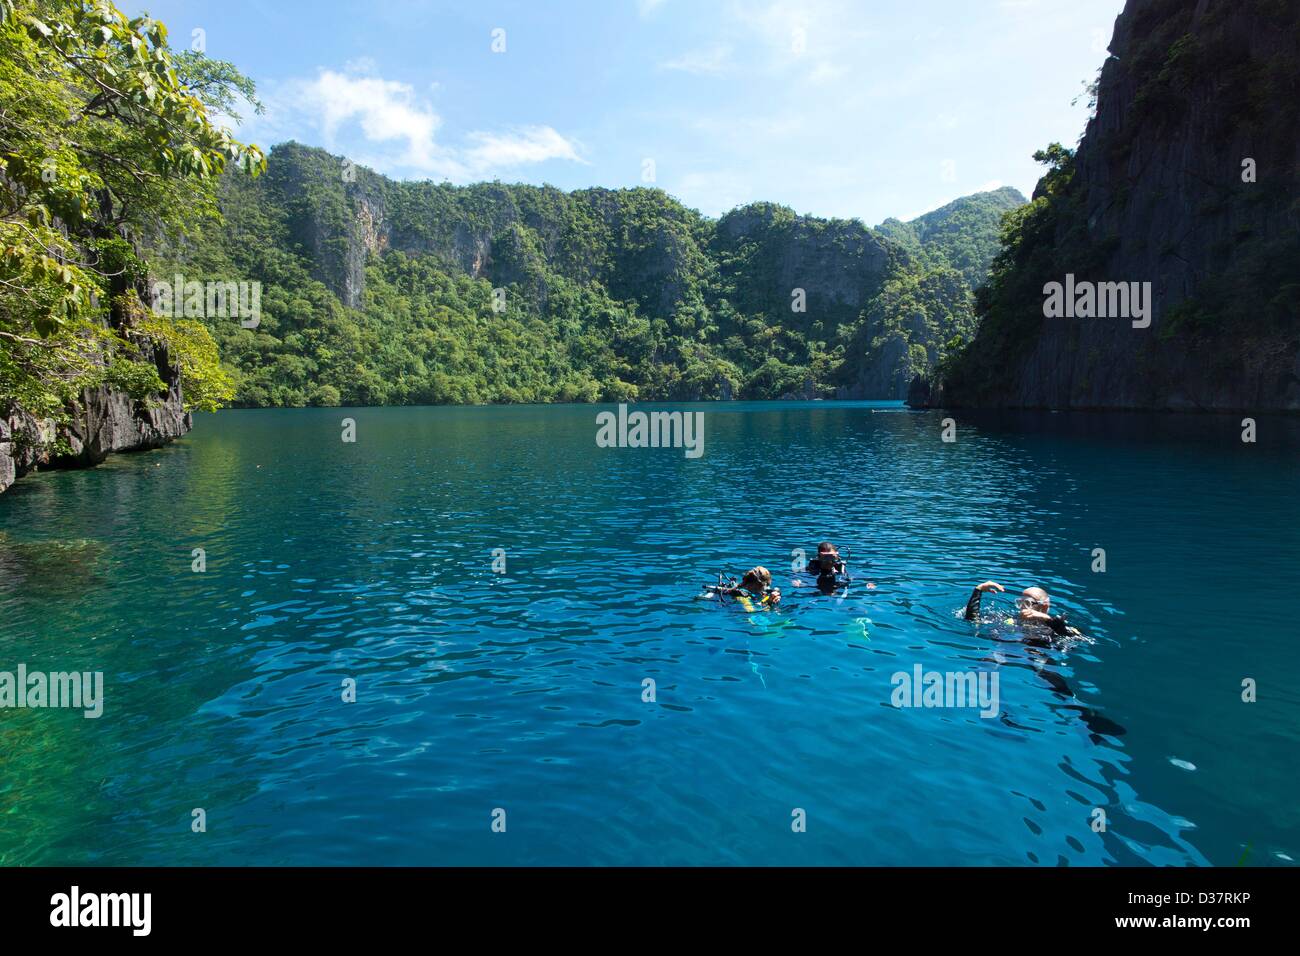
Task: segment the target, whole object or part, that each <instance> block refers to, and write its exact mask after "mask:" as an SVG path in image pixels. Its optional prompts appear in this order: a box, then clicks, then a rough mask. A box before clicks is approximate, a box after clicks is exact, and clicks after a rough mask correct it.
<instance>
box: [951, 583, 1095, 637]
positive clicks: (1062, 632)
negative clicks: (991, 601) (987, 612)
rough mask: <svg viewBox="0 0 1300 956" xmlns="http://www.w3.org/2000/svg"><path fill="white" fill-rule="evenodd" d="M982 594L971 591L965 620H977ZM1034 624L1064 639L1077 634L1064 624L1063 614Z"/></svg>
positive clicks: (977, 589)
mask: <svg viewBox="0 0 1300 956" xmlns="http://www.w3.org/2000/svg"><path fill="white" fill-rule="evenodd" d="M983 593H984V592H983V591H981V590H980V589H979V588H976V589H975V590H973V591H971V594H970V600H969V601H967V602H966V620H968V621H975V620H978V619H979V616H980V595H982V594H983ZM1036 623H1040V624H1042V625H1043V626H1044V627H1049V628H1051V630H1052V633H1053V634H1056V635H1059V636H1061V637H1065V636H1066V635H1068V634H1070V633H1071V632H1072V631H1073V632H1074V633H1078V632H1077V631H1074V628H1072V627H1070V625H1069V624H1067V623H1065V615H1064V614H1054V615H1052V616H1051V617H1049V618H1048V619H1047V620H1046V621H1039V622H1036Z"/></svg>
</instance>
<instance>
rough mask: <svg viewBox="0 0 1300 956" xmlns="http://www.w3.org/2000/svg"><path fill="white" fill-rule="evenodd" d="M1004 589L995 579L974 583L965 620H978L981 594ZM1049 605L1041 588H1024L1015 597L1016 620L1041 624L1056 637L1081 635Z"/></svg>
mask: <svg viewBox="0 0 1300 956" xmlns="http://www.w3.org/2000/svg"><path fill="white" fill-rule="evenodd" d="M1004 591H1006V588H1004V587H1003V586H1002V585H1000V584H998V582H997V581H985V582H984V583H983V584H978V585H976V586H975V590H973V591H971V595H970V600H969V601H967V602H966V611H965V618H966V620H968V621H978V620H979V616H980V597H981V596H982V595H984V594H985V593H992V592H997V593H1002V592H1004ZM1051 606H1052V598H1051V596H1050V595H1048V593H1047V592H1046V591H1044V590H1043V589H1042V588H1039V587H1029V588H1025V589H1024V590H1023V591H1022V592H1020V597H1018V598H1016V607H1018V608H1019V609H1020V612H1019V614H1018V615H1017V622H1018V623H1020V624H1041V625H1042V626H1043V627H1046V628H1048V629H1049V630H1051V632H1052V633H1053V634H1055V635H1056V636H1057V637H1082V636H1083V635H1082V633H1081V632H1080V631H1079V629H1078V628H1077V627H1072V626H1071V625H1069V624H1067V623H1066V621H1065V615H1064V614H1056V615H1053V614H1051V613H1049V611H1050V610H1051Z"/></svg>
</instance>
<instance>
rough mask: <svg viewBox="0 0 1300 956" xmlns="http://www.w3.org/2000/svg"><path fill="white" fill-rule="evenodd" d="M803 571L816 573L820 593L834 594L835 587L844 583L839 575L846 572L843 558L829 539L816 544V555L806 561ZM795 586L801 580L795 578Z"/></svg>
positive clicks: (797, 585)
mask: <svg viewBox="0 0 1300 956" xmlns="http://www.w3.org/2000/svg"><path fill="white" fill-rule="evenodd" d="M804 573H806V574H815V575H817V590H818V591H820V592H821V593H822V594H834V593H835V591H836V589H837V588H839V587H840V586H841V585H842V584H844V583H846V582H845V581H842V580H841V576H842V575H845V574H847V573H848V568H847V566H846V565H845V563H844V559H843V558H841V557H840V552H839V550H838V549H837V548H836V547H835V545H833V544H831V543H830V542H829V541H823V542H822V543H821V544H819V545H817V557H815V558H813V559H812V560H811V561H809V562H808V564H807V566H806V567H805V568H804ZM794 583H795V587H799V586H800V585H801V584H802V583H803V582H801V581H799V580H797V579H796V580H795V582H794Z"/></svg>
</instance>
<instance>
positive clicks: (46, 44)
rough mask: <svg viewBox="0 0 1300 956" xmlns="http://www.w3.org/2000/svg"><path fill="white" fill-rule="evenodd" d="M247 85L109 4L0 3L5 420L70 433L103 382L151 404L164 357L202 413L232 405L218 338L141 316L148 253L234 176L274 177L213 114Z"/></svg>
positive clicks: (0, 394)
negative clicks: (77, 409) (68, 425)
mask: <svg viewBox="0 0 1300 956" xmlns="http://www.w3.org/2000/svg"><path fill="white" fill-rule="evenodd" d="M241 87H243V88H250V89H251V87H248V86H247V82H246V81H245V80H244V79H243V78H242V77H240V76H239V75H238V74H237V73H236V72H235V71H234V70H233V68H231V67H230V66H229V65H228V64H224V63H217V62H215V61H207V60H204V59H202V58H201V57H194V56H185V55H182V56H180V57H173V56H172V54H171V52H170V51H169V49H168V46H167V33H166V28H165V27H164V26H163V25H162V24H161V23H158V22H157V21H154V20H151V19H149V18H147V17H139V18H135V19H128V18H127V17H126V16H125V15H123V14H122V13H121V12H120V11H118V10H117V8H116V7H114V6H113V5H112V4H110V3H105V2H98V3H82V2H75V0H40V2H35V0H0V417H3V416H4V415H7V414H9V413H11V412H12V411H13V410H14V409H16V408H22V409H24V410H25V411H27V412H28V413H30V414H32V415H34V416H37V417H40V418H44V419H47V420H52V421H53V422H55V423H58V422H60V421H63V420H66V418H67V415H68V409H69V407H70V406H71V405H72V404H73V403H75V402H76V401H77V400H78V397H79V396H80V395H81V394H82V391H83V389H86V388H94V387H98V386H101V385H106V386H109V387H110V388H113V389H115V390H118V391H122V392H125V393H127V394H129V395H131V396H133V397H134V398H136V399H139V400H141V401H142V402H147V401H151V400H154V399H155V398H156V397H157V396H159V395H160V394H165V393H166V391H167V389H166V386H165V384H164V382H163V381H162V379H161V377H160V368H159V363H158V361H157V357H158V356H159V355H165V356H166V357H167V361H168V362H173V363H178V364H179V365H180V368H181V375H182V379H183V382H184V389H185V398H186V400H187V403H188V405H189V406H190V407H193V408H215V407H216V406H217V405H219V404H221V403H223V402H225V401H227V400H228V399H229V398H230V397H231V394H232V392H231V386H230V382H229V379H228V378H227V376H226V374H225V372H224V371H223V370H222V368H221V366H220V364H219V362H218V359H217V355H216V350H215V347H214V344H213V341H212V339H211V337H210V336H209V334H208V332H207V330H206V328H205V327H204V326H203V325H202V324H201V323H199V322H195V321H186V320H180V321H175V320H173V319H171V318H168V317H163V316H158V315H154V314H152V313H151V312H150V311H149V310H148V309H146V308H145V307H144V305H143V303H142V301H141V298H140V295H139V291H140V289H141V288H142V287H143V286H144V285H145V276H146V272H147V269H148V266H147V263H146V262H144V261H142V260H141V259H140V258H139V256H138V255H137V249H138V243H139V241H140V240H141V239H142V238H143V237H144V236H146V235H152V236H158V235H164V234H171V235H175V234H179V233H181V232H183V231H185V230H187V229H192V228H193V226H194V224H195V223H196V221H197V220H199V219H201V218H203V217H204V216H207V217H213V216H215V213H216V204H215V179H216V177H217V176H218V175H219V174H221V173H222V171H223V170H226V169H234V168H239V169H242V170H244V171H245V172H256V171H257V170H259V169H260V168H261V167H262V165H263V163H264V160H263V159H262V156H261V153H260V152H259V151H257V150H256V149H255V148H251V147H245V146H244V145H242V144H240V143H238V142H236V141H235V140H233V139H231V137H230V135H229V133H228V132H226V131H225V130H223V129H221V128H220V127H218V126H215V125H214V124H212V123H211V122H210V121H209V119H208V107H209V105H212V104H228V103H229V102H230V101H231V98H232V97H233V96H235V95H237V94H238V93H239V91H240V89H241Z"/></svg>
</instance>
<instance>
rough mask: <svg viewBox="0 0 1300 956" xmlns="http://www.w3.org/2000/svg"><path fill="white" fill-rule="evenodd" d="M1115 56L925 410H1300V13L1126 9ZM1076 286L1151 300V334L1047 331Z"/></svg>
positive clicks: (1108, 321)
mask: <svg viewBox="0 0 1300 956" xmlns="http://www.w3.org/2000/svg"><path fill="white" fill-rule="evenodd" d="M1110 53H1111V56H1110V58H1109V59H1108V60H1107V61H1106V63H1105V65H1104V67H1103V69H1102V71H1101V74H1100V77H1099V83H1098V88H1097V100H1096V114H1095V116H1094V117H1093V119H1092V120H1091V121H1090V122H1089V124H1088V126H1087V129H1086V131H1085V134H1084V136H1083V139H1082V140H1081V142H1080V144H1079V147H1078V150H1077V152H1076V153H1075V154H1074V155H1073V156H1072V157H1069V156H1068V154H1062V155H1060V156H1058V157H1057V158H1056V161H1055V162H1054V166H1053V169H1052V171H1051V172H1050V173H1049V175H1048V176H1046V177H1044V179H1043V181H1042V182H1040V183H1039V187H1038V190H1037V191H1036V192H1035V196H1034V203H1033V205H1032V206H1031V207H1027V211H1026V215H1025V216H1024V218H1023V219H1022V220H1021V223H1020V228H1019V230H1018V231H1017V233H1016V235H1015V239H1016V242H1015V245H1014V246H1013V247H1012V248H1008V249H1006V250H1005V251H1004V252H1003V254H1002V257H1001V259H999V260H998V261H997V262H995V264H994V268H993V275H992V278H991V280H990V283H989V286H988V288H987V289H986V291H985V293H984V294H983V295H982V296H981V301H980V307H979V312H980V328H979V333H978V337H977V338H976V339H975V341H974V343H973V344H972V345H971V347H970V348H969V349H968V350H966V352H965V353H963V354H962V355H961V356H960V357H959V358H958V359H956V360H955V361H954V362H952V363H951V365H950V367H949V368H948V370H947V373H946V374H945V375H943V376H942V380H941V381H940V382H939V383H938V387H937V388H935V389H934V390H933V393H932V394H931V395H930V397H929V403H930V404H946V405H950V406H972V405H988V406H1009V407H1015V406H1019V407H1051V408H1068V407H1075V408H1157V409H1243V410H1258V411H1263V410H1282V409H1290V410H1294V409H1297V408H1300V320H1298V315H1300V124H1298V123H1297V119H1298V118H1300V115H1298V114H1300V4H1297V3H1295V2H1288V0H1129V2H1128V4H1127V5H1126V7H1125V9H1124V11H1123V13H1122V14H1121V15H1120V17H1119V18H1118V20H1117V21H1116V24H1115V32H1114V37H1113V39H1112V41H1111V44H1110ZM1067 274H1072V275H1074V276H1075V278H1076V279H1077V280H1079V281H1091V282H1095V283H1100V282H1126V283H1148V282H1149V283H1150V292H1151V299H1152V302H1151V305H1152V308H1151V323H1150V326H1149V327H1146V328H1135V327H1134V324H1133V322H1132V321H1129V319H1128V318H1127V317H1118V318H1116V317H1111V318H1047V317H1045V316H1044V311H1043V308H1044V294H1043V293H1044V287H1045V285H1046V284H1047V283H1050V282H1053V281H1056V282H1061V281H1063V280H1064V279H1065V277H1066V275H1067ZM1139 321H1140V320H1139ZM917 394H918V395H921V394H922V391H918V393H917Z"/></svg>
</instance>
